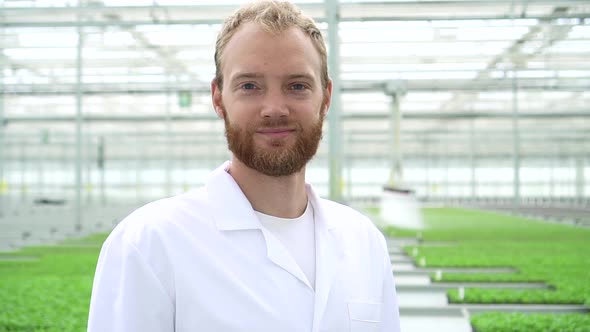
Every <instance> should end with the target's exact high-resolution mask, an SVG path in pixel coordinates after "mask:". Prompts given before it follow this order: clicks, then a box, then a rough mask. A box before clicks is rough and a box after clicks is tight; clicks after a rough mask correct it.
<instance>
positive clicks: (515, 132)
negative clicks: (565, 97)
mask: <svg viewBox="0 0 590 332" xmlns="http://www.w3.org/2000/svg"><path fill="white" fill-rule="evenodd" d="M516 73H517V71H516V64H513V68H512V137H513V143H512V145H513V146H512V164H513V171H514V181H513V187H514V189H513V193H514V197H513V203H514V204H515V205H519V204H520V128H519V125H520V124H519V121H518V120H519V115H518V80H517V77H516Z"/></svg>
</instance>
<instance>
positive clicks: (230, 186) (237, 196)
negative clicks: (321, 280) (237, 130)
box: [207, 162, 312, 289]
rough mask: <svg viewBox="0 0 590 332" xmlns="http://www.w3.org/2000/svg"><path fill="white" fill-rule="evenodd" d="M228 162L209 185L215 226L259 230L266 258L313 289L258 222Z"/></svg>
mask: <svg viewBox="0 0 590 332" xmlns="http://www.w3.org/2000/svg"><path fill="white" fill-rule="evenodd" d="M228 167H229V162H226V163H224V164H223V165H222V166H220V167H219V168H217V169H216V170H215V171H213V173H212V174H211V176H210V177H209V179H208V181H207V191H208V193H209V198H210V201H211V205H212V206H213V207H214V209H215V212H214V218H215V223H216V224H217V227H218V229H219V230H222V231H233V230H249V229H250V230H251V229H255V230H259V231H261V232H262V234H263V236H264V241H265V242H266V254H267V257H268V259H269V260H271V261H272V262H273V263H274V264H276V265H278V266H279V267H281V268H282V269H284V270H285V271H287V272H289V273H290V274H292V275H293V276H295V277H296V278H297V279H299V280H301V282H303V283H304V284H305V285H307V286H308V287H309V288H310V289H312V287H311V285H310V283H309V281H308V280H307V278H306V277H305V274H304V273H303V271H302V270H301V268H299V266H298V265H297V263H296V262H295V260H294V259H293V257H292V256H291V254H290V253H289V252H288V250H287V248H285V246H284V245H283V244H282V243H281V242H280V241H279V240H278V239H277V238H276V237H275V236H274V235H272V234H271V233H270V232H269V231H267V230H266V229H265V228H264V227H262V225H261V224H260V221H259V220H258V217H257V216H256V214H255V213H254V209H253V208H252V205H251V204H250V202H249V201H248V199H247V198H246V196H245V195H244V193H243V192H242V190H241V189H240V187H239V186H238V184H237V183H236V182H235V181H234V179H233V178H232V177H231V175H230V174H229V173H227V172H226V169H227V168H228Z"/></svg>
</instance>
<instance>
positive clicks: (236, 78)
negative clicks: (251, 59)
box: [231, 73, 264, 82]
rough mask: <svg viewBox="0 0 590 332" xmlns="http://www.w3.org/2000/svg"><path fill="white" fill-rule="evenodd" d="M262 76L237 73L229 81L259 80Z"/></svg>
mask: <svg viewBox="0 0 590 332" xmlns="http://www.w3.org/2000/svg"><path fill="white" fill-rule="evenodd" d="M263 76H264V75H262V74H260V73H237V74H236V75H234V76H233V77H232V78H231V81H232V82H234V81H237V80H241V79H245V78H261V77H263Z"/></svg>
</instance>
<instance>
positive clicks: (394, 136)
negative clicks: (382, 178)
mask: <svg viewBox="0 0 590 332" xmlns="http://www.w3.org/2000/svg"><path fill="white" fill-rule="evenodd" d="M401 95H402V93H401V92H400V91H399V90H398V91H393V92H390V97H391V112H390V115H389V121H390V125H391V132H390V135H391V136H390V137H389V139H390V156H391V169H390V171H389V179H388V181H387V186H388V187H389V188H400V189H401V188H403V187H404V184H403V168H402V158H403V157H402V151H401V142H400V136H401V120H402V116H401V112H400V109H399V99H400V96H401Z"/></svg>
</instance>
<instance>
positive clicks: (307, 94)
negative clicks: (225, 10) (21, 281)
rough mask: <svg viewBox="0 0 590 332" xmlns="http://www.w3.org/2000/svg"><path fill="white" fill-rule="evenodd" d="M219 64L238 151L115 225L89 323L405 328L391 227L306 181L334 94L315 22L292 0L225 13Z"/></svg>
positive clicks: (93, 330)
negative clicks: (199, 182)
mask: <svg viewBox="0 0 590 332" xmlns="http://www.w3.org/2000/svg"><path fill="white" fill-rule="evenodd" d="M215 64H216V77H215V78H214V80H213V81H212V83H211V91H212V102H213V107H214V109H215V112H216V113H217V115H218V116H219V117H220V118H222V119H223V121H224V123H225V131H226V136H227V142H228V147H229V150H230V151H231V152H232V154H233V158H232V160H231V161H228V162H226V163H224V164H223V165H221V166H220V167H219V168H218V169H217V170H215V171H214V172H213V173H212V174H211V175H210V177H209V179H208V181H207V183H206V185H205V186H204V187H203V188H198V189H195V190H192V191H189V192H187V193H185V194H182V195H179V196H175V197H172V198H166V199H163V200H159V201H156V202H153V203H150V204H148V205H146V206H144V207H142V208H140V209H138V210H136V211H135V212H133V213H132V214H131V215H130V216H128V217H127V218H126V219H125V220H123V221H122V222H121V223H120V224H119V225H117V227H116V228H115V229H114V230H113V232H112V233H111V234H110V236H109V238H108V239H107V241H106V242H105V243H104V245H103V248H102V251H101V254H100V258H99V261H98V266H97V270H96V275H95V279H94V285H93V290H92V300H91V306H90V317H89V323H88V331H90V332H98V331H101V332H102V331H109V332H117V331H120V332H123V331H125V332H130V331H137V332H151V331H153V332H156V331H157V332H162V331H183V332H189V331H190V332H194V331H212V332H217V331H244V332H246V331H248V332H251V331H257V332H259V331H272V332H277V331H282V332H284V331H287V332H289V331H292V332H301V331H314V332H320V331H326V332H327V331H333V332H343V331H392V332H398V331H399V329H400V327H399V309H398V305H397V298H396V292H395V286H394V281H393V275H392V270H391V264H390V259H389V254H388V250H387V246H386V243H385V239H384V237H383V235H382V234H381V233H380V232H379V231H378V230H377V228H376V227H375V226H374V225H373V223H372V222H371V221H370V220H369V219H368V218H366V217H365V216H363V215H362V214H360V213H358V212H356V211H355V210H353V209H351V208H349V207H346V206H343V205H340V204H338V203H335V202H331V201H328V200H325V199H321V198H319V197H318V196H317V195H316V194H315V192H314V190H313V188H312V187H311V185H309V184H306V182H305V167H306V165H307V163H308V162H309V161H310V160H311V159H312V157H313V156H314V155H315V153H316V151H317V148H318V145H319V142H320V140H321V137H322V123H323V120H324V118H325V116H326V113H327V112H328V109H329V106H330V97H331V93H332V82H331V81H330V79H329V76H328V70H327V57H326V47H325V44H324V41H323V39H322V35H321V33H320V31H319V29H318V28H317V26H316V25H315V23H314V22H313V20H312V19H310V18H309V17H307V16H304V15H303V14H302V13H301V11H300V10H299V9H297V8H296V7H295V6H293V5H292V4H290V3H288V2H277V1H260V2H255V3H252V4H248V5H245V6H244V7H242V8H240V9H239V10H238V11H237V12H236V13H235V14H234V15H232V16H231V17H229V18H228V19H227V20H226V21H225V24H224V25H223V28H222V30H221V32H220V34H219V36H218V39H217V43H216V50H215Z"/></svg>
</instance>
